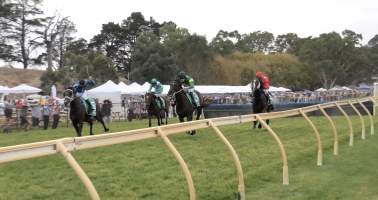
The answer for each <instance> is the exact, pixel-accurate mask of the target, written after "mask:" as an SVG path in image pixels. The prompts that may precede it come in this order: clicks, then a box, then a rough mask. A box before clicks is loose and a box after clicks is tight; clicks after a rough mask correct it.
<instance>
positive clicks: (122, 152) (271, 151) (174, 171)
mask: <svg viewBox="0 0 378 200" xmlns="http://www.w3.org/2000/svg"><path fill="white" fill-rule="evenodd" d="M311 119H312V120H313V121H314V123H315V124H316V125H317V127H318V128H319V131H320V134H321V138H322V142H323V146H324V149H323V150H324V162H323V164H324V165H323V166H321V167H317V166H316V152H317V149H316V140H315V136H314V133H313V131H312V129H311V127H310V126H309V125H308V124H307V123H306V121H305V120H304V119H303V118H287V119H278V120H273V122H272V128H273V129H274V130H275V131H276V132H277V133H278V135H279V136H280V137H281V139H282V141H283V143H284V145H285V148H286V151H287V155H288V159H289V174H290V185H288V186H284V185H282V162H281V160H280V154H279V149H278V147H277V145H276V143H275V141H274V140H273V139H272V137H271V136H270V135H269V134H268V132H267V131H266V130H252V129H251V128H250V124H241V125H233V126H222V127H220V129H221V131H222V132H223V133H224V134H225V136H226V137H227V138H228V139H229V140H230V142H231V144H232V145H233V146H234V147H235V149H236V152H237V153H238V155H239V157H240V160H241V162H242V166H243V171H244V175H245V184H246V196H247V199H248V200H250V199H263V200H270V199H287V200H302V199H316V200H322V199H343V200H344V199H347V200H348V199H350V200H356V199H358V200H364V199H366V200H371V199H378V190H377V187H378V179H377V177H378V159H376V153H377V152H378V145H377V143H378V131H377V135H374V136H370V127H369V126H368V127H367V129H366V130H367V139H366V140H361V134H360V132H361V131H360V130H361V125H360V123H359V120H358V118H356V117H353V118H352V120H353V125H354V133H355V138H354V139H355V144H354V146H353V147H349V146H348V126H347V123H346V120H345V118H343V117H334V118H333V119H335V122H336V125H337V129H338V133H339V138H340V147H339V148H340V149H339V154H340V155H339V156H337V157H335V156H333V155H332V152H333V149H332V144H333V136H332V130H331V128H330V126H329V124H328V121H326V119H325V118H322V117H317V118H311ZM376 121H377V120H376ZM365 123H366V124H367V125H369V120H368V118H365ZM146 125H147V123H146V121H135V122H132V123H127V122H122V123H113V124H112V125H111V126H110V128H111V130H112V131H120V130H129V129H136V128H144V127H146ZM376 129H377V130H378V123H376ZM87 130H88V129H86V132H87ZM100 132H101V127H100V126H98V125H96V128H95V133H100ZM71 136H74V135H73V129H71V128H59V129H57V130H48V131H43V130H40V131H38V130H35V131H28V132H14V133H12V134H11V135H4V134H0V146H7V145H13V144H22V143H28V142H35V141H42V140H48V139H55V138H61V137H71ZM170 139H171V140H172V141H173V143H174V144H175V145H176V146H177V149H178V150H179V151H180V152H181V153H182V156H183V158H184V159H185V160H186V161H187V163H188V165H189V169H190V170H191V172H192V176H193V180H194V184H195V187H196V190H197V197H198V198H197V199H199V200H203V199H204V200H230V199H233V197H234V193H235V192H236V188H237V175H236V170H235V167H234V165H233V162H232V158H231V156H230V154H229V152H228V151H227V149H226V147H225V146H224V145H223V143H222V142H221V140H220V139H219V138H218V137H217V136H216V134H215V133H214V132H213V131H212V130H210V129H203V130H200V131H199V132H198V134H197V135H196V136H189V135H186V134H178V135H174V136H170ZM73 155H74V156H75V158H76V159H77V160H78V162H79V163H80V164H81V166H82V167H83V168H84V170H85V171H86V172H87V174H88V176H89V177H90V178H91V180H92V181H93V183H94V185H95V187H96V188H97V191H98V193H99V194H100V196H101V197H102V199H120V200H121V199H122V200H123V199H127V200H129V199H130V200H133V199H143V200H170V199H172V200H178V199H185V200H186V199H188V198H189V194H188V190H187V185H186V181H185V179H184V176H183V174H182V172H181V169H180V166H179V165H178V163H177V161H176V160H175V159H174V157H173V155H172V154H171V153H170V152H169V151H168V150H167V148H166V147H165V146H164V143H163V142H162V140H161V139H158V138H156V139H149V140H144V141H139V142H134V143H129V144H120V145H113V146H108V147H101V148H95V149H89V150H82V151H78V152H74V153H73ZM0 199H17V200H19V199H62V200H63V199H89V196H88V194H87V192H86V190H85V188H84V186H83V185H82V184H81V182H80V181H79V179H78V178H77V177H76V176H75V174H74V172H73V171H72V170H71V169H70V168H69V166H68V164H67V163H66V162H65V160H64V158H63V157H62V156H61V155H53V156H47V157H41V158H34V159H30V160H22V161H16V162H11V163H6V164H1V165H0Z"/></svg>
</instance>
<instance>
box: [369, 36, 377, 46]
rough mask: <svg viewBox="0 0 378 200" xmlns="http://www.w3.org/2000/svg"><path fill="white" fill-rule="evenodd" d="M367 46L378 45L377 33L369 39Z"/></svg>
mask: <svg viewBox="0 0 378 200" xmlns="http://www.w3.org/2000/svg"><path fill="white" fill-rule="evenodd" d="M368 46H369V47H376V46H378V34H377V35H374V37H373V38H371V39H370V40H369V42H368Z"/></svg>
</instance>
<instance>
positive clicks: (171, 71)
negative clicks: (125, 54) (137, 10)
mask: <svg viewBox="0 0 378 200" xmlns="http://www.w3.org/2000/svg"><path fill="white" fill-rule="evenodd" d="M131 59H132V62H131V63H132V71H131V72H132V76H133V77H134V79H135V80H138V81H140V82H145V81H149V80H151V79H152V78H157V79H159V80H160V81H161V82H163V83H168V82H169V81H171V80H172V77H174V76H175V73H176V71H177V66H176V64H175V57H174V55H173V54H172V53H171V52H170V51H169V49H168V48H166V47H164V46H163V45H162V44H161V43H160V38H159V37H158V36H156V35H155V34H154V33H153V32H152V31H150V32H144V33H142V34H141V35H140V36H139V37H138V39H137V42H136V46H135V51H134V53H133V56H132V58H131Z"/></svg>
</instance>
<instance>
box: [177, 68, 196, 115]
mask: <svg viewBox="0 0 378 200" xmlns="http://www.w3.org/2000/svg"><path fill="white" fill-rule="evenodd" d="M178 78H179V81H180V82H181V84H182V88H183V89H184V91H186V92H187V93H189V96H190V98H191V101H192V103H193V104H194V106H195V107H196V108H198V107H200V102H199V97H198V95H197V93H196V92H195V90H194V80H193V78H192V77H190V76H188V75H186V74H185V72H183V71H181V72H179V74H178Z"/></svg>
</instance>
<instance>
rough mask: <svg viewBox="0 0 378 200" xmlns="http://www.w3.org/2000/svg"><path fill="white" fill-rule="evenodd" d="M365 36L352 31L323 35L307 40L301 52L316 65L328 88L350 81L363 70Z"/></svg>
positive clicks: (312, 64)
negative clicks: (341, 34) (359, 49)
mask: <svg viewBox="0 0 378 200" xmlns="http://www.w3.org/2000/svg"><path fill="white" fill-rule="evenodd" d="M361 39H362V37H361V35H360V34H356V33H354V32H353V31H349V30H346V31H344V32H343V37H342V36H340V35H339V34H338V33H336V32H331V33H325V34H321V35H320V36H319V37H317V38H312V39H307V40H306V41H305V42H304V43H303V44H302V45H301V47H300V49H299V51H298V55H299V57H300V59H301V60H302V61H304V62H305V63H306V64H308V65H309V66H311V67H312V68H313V72H314V73H315V74H317V76H318V77H319V80H320V82H321V84H322V86H323V87H324V88H332V87H333V86H334V85H335V84H348V83H349V84H350V82H351V81H352V80H351V78H352V77H353V76H352V75H353V74H356V72H357V71H356V70H358V69H359V68H360V69H361V66H359V65H361V64H362V63H366V61H363V60H362V55H361V54H360V53H362V52H359V51H358V48H357V46H358V45H359V44H360V40H361ZM355 78H358V77H355Z"/></svg>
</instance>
